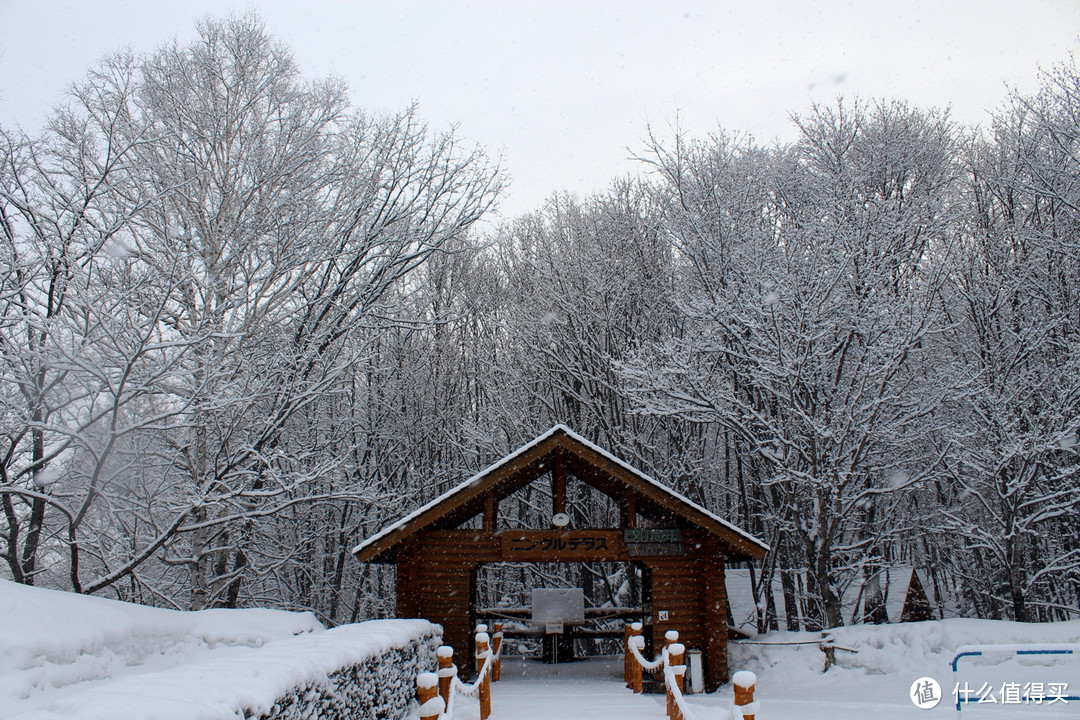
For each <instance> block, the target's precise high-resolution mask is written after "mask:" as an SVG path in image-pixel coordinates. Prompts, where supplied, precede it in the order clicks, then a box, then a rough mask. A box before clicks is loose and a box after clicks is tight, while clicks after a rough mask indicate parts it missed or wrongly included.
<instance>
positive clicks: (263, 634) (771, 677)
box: [0, 580, 1080, 720]
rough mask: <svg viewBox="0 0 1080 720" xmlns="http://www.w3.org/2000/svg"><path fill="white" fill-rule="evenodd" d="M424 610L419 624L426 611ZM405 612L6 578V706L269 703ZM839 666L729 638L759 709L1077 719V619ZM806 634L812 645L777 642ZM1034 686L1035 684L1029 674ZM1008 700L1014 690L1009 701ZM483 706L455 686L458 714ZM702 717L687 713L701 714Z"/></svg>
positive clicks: (584, 719)
mask: <svg viewBox="0 0 1080 720" xmlns="http://www.w3.org/2000/svg"><path fill="white" fill-rule="evenodd" d="M416 622H418V621H416ZM413 624H415V623H414V622H411V621H386V622H385V623H383V624H380V625H376V627H377V628H380V632H379V633H376V634H375V635H371V634H370V633H369V634H368V635H366V636H365V637H364V638H363V639H357V638H356V637H353V636H349V635H347V634H346V633H342V632H338V631H339V630H345V628H338V629H335V630H325V629H324V628H323V627H322V626H321V625H320V624H319V623H318V622H317V621H316V620H315V618H314V617H313V616H311V615H310V614H306V613H286V612H278V611H271V610H207V611H203V612H197V613H182V612H176V611H171V610H158V609H153V608H146V607H142V606H138V605H130V604H127V603H118V602H115V601H112V600H106V599H103V598H95V597H85V596H80V595H73V594H70V593H62V592H55V591H50V590H42V589H36V588H28V587H24V586H21V585H16V584H14V583H11V582H8V581H3V580H0V718H19V719H20V720H23V719H24V718H25V719H26V720H29V719H30V718H34V719H35V720H38V719H43V718H52V719H53V720H75V719H78V720H91V719H92V718H101V720H119V719H121V718H140V720H172V719H173V718H175V719H176V720H181V719H183V720H195V719H198V718H206V719H207V720H210V719H214V720H217V719H219V718H230V717H234V713H235V709H236V708H237V707H241V706H246V707H249V708H266V707H268V705H269V703H272V702H273V700H274V698H276V697H278V696H279V695H281V694H282V693H283V692H285V691H287V690H288V689H290V688H292V687H295V686H296V685H298V684H300V683H302V682H304V681H305V680H309V679H311V678H318V677H320V676H322V677H325V674H326V673H328V672H330V671H332V670H333V669H336V668H337V667H340V666H341V665H342V664H345V662H346V660H347V658H348V657H350V656H354V655H355V654H356V653H357V652H358V651H363V650H364V649H365V648H368V649H371V648H374V649H376V650H377V649H378V646H380V645H382V644H386V645H389V643H391V642H393V641H395V640H396V639H400V638H399V637H398V636H400V635H403V634H407V633H409V632H415V631H416V628H414V627H412V625H413ZM832 634H833V642H834V644H835V645H836V646H838V647H839V648H849V649H850V650H855V651H857V652H849V651H847V650H841V649H837V650H836V664H835V665H834V666H833V667H831V668H830V669H829V670H828V672H826V673H822V672H821V671H822V666H823V663H824V654H823V653H822V651H821V650H820V649H819V648H818V646H817V645H816V644H813V643H815V642H816V641H817V640H818V639H819V637H820V636H819V635H818V634H812V633H786V632H785V633H771V634H768V635H764V636H761V637H758V638H755V639H754V640H753V641H752V642H747V643H741V644H733V645H732V647H731V666H732V669H733V670H739V669H746V670H752V671H754V672H755V673H757V676H758V683H757V698H758V700H759V701H760V702H761V710H760V713H759V714H758V718H759V720H781V719H782V720H817V719H818V718H821V719H825V718H828V719H829V720H868V719H869V720H898V719H900V718H932V717H947V716H949V717H951V716H955V715H956V711H955V708H954V705H953V699H952V693H953V688H954V687H955V685H956V684H957V683H967V686H968V687H969V688H971V690H972V692H973V693H977V692H978V691H979V690H980V689H981V688H982V687H983V686H984V685H985V686H987V687H989V688H991V689H992V690H993V693H994V695H995V696H997V697H999V698H1000V697H1002V692H1005V691H1007V690H1008V687H1011V686H1008V684H1010V683H1016V684H1017V685H1020V686H1023V685H1027V684H1029V683H1038V684H1040V685H1041V687H1042V690H1043V692H1044V694H1047V695H1048V697H1047V698H1046V699H1045V700H1044V701H1043V702H1042V703H1041V704H1033V703H1029V704H1021V703H1001V702H999V703H998V704H997V705H996V706H992V705H985V704H981V705H979V706H977V707H974V706H970V707H967V708H966V709H965V710H964V712H963V714H962V717H964V718H974V719H976V720H977V719H978V718H1023V719H1025V720H1029V719H1030V720H1038V719H1039V718H1046V719H1047V720H1056V719H1057V718H1063V717H1080V700H1072V701H1069V702H1053V703H1051V702H1050V700H1051V699H1052V698H1051V697H1049V695H1050V694H1051V693H1050V692H1049V691H1050V688H1051V685H1053V686H1056V687H1058V688H1061V686H1062V684H1064V687H1065V690H1066V693H1067V695H1069V696H1076V695H1080V621H1074V622H1069V623H1057V624H1051V625H1037V624H1022V623H1009V622H994V621H989V620H963V619H951V620H942V621H934V622H926V623H910V624H904V625H886V626H856V627H846V628H839V629H837V630H835V631H833V633H832ZM800 642H809V643H812V644H804V645H796V644H780V643H800ZM985 644H999V645H1000V644H1006V645H1008V644H1022V645H1024V646H1025V647H1027V648H1029V649H1030V648H1036V649H1038V648H1042V649H1049V648H1053V647H1062V646H1067V645H1073V646H1076V650H1077V652H1078V654H1077V655H1073V656H1071V657H1070V656H1063V655H1027V656H1022V657H1021V658H1020V659H1019V660H1018V659H1017V656H1016V655H1015V653H1014V652H1013V649H1009V650H1008V651H1005V652H1003V653H1002V654H1001V655H1000V657H994V658H992V660H991V661H989V662H987V661H985V660H984V659H983V658H979V657H976V656H968V657H965V658H963V659H962V660H961V661H960V662H959V663H958V667H959V668H960V672H959V673H958V674H956V675H955V676H954V674H953V672H952V667H951V662H952V660H953V658H954V657H955V656H956V654H957V651H958V649H960V648H962V647H964V646H970V645H985ZM502 676H503V679H502V681H501V682H499V683H497V684H495V685H494V686H493V693H492V705H493V716H492V720H499V719H500V718H508V719H509V718H513V719H514V720H559V719H560V718H565V719H566V720H608V719H611V720H615V719H618V720H663V718H664V709H663V701H662V696H658V695H646V696H637V695H634V694H633V693H631V692H630V691H629V690H627V689H626V688H625V687H623V683H622V660H621V658H614V659H597V660H592V661H587V662H577V663H570V664H565V665H560V666H558V667H555V668H553V667H551V666H546V665H543V664H541V663H538V662H535V661H532V660H523V659H521V658H506V659H505V660H504V665H503V673H502ZM922 677H931V678H934V679H935V680H937V682H938V683H939V684H940V686H941V688H942V694H943V698H942V701H941V703H940V704H939V705H938V706H937V707H935V708H934V709H932V710H921V709H919V708H917V707H916V706H915V705H914V704H913V702H912V700H911V699H910V696H909V695H910V692H911V687H912V684H913V683H914V682H915V681H916V680H917V679H919V678H922ZM1029 687H1030V685H1029ZM1006 699H1007V698H1006ZM731 700H732V690H731V688H730V686H729V687H726V688H722V689H721V690H720V691H719V692H717V693H714V694H712V695H692V696H689V697H688V701H689V704H690V706H691V708H692V709H693V710H694V712H695V714H696V716H697V720H719V719H720V718H726V710H727V708H728V706H729V705H730V704H731ZM478 716H479V709H478V707H477V705H476V701H475V700H469V699H467V698H460V699H459V701H458V703H457V713H456V718H455V720H473V719H474V718H477V717H478ZM691 720H692V719H691Z"/></svg>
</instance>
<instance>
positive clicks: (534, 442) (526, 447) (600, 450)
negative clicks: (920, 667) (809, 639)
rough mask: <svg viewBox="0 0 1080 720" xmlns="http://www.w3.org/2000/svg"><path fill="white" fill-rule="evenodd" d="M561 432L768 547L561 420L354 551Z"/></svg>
mask: <svg viewBox="0 0 1080 720" xmlns="http://www.w3.org/2000/svg"><path fill="white" fill-rule="evenodd" d="M559 434H562V435H566V436H567V437H568V438H570V439H572V440H574V441H575V442H578V443H580V444H581V445H583V446H585V447H587V448H588V449H590V450H592V451H593V452H595V453H597V454H599V455H601V456H603V457H604V459H606V460H608V461H609V462H611V463H613V464H615V465H618V466H620V467H621V468H623V469H624V470H626V471H627V472H629V473H631V474H633V475H634V476H636V477H638V478H640V479H641V480H643V481H645V482H647V483H649V484H650V485H652V486H654V487H655V488H657V489H658V490H660V491H661V492H663V493H665V494H666V495H668V496H670V497H673V498H675V499H676V500H678V501H679V502H681V503H684V504H686V505H687V506H689V507H691V508H693V509H694V510H696V511H697V512H699V513H701V514H702V515H705V516H706V517H708V518H709V519H710V520H712V521H713V522H715V523H717V524H719V525H722V526H723V527H724V528H726V529H728V530H730V531H731V532H732V533H735V534H736V535H738V536H739V537H741V538H743V539H744V540H746V541H748V542H750V543H752V544H754V545H757V546H759V547H761V548H762V549H763V550H768V548H769V546H768V545H767V544H766V543H765V542H764V541H762V540H760V539H758V538H756V537H754V536H753V535H751V534H750V533H748V532H746V531H745V530H742V529H741V528H738V527H736V526H735V525H732V524H731V523H729V522H727V521H726V520H723V519H721V518H720V517H718V516H717V515H715V514H714V513H712V512H710V511H708V510H706V509H705V508H703V507H701V506H700V505H698V504H697V503H695V502H693V501H691V500H690V499H688V498H686V497H685V496H683V495H681V494H679V493H677V492H675V491H674V490H672V489H671V488H669V487H668V486H667V485H664V484H663V483H661V482H659V481H657V480H656V479H654V478H653V477H651V476H649V475H647V474H646V473H643V472H642V471H640V470H638V469H637V468H635V467H634V466H632V465H630V464H629V463H627V462H625V461H624V460H621V459H620V458H617V457H615V456H614V455H612V454H611V453H609V452H608V451H607V450H605V449H603V448H602V447H600V446H598V445H596V444H594V443H592V442H590V441H589V440H586V439H585V438H583V437H582V436H581V435H578V434H577V433H576V432H574V431H573V430H571V429H570V428H568V427H567V426H566V425H563V424H561V423H560V424H558V425H555V426H553V427H552V428H551V429H549V430H548V431H547V432H545V433H543V434H542V435H539V436H537V437H536V438H534V439H533V440H532V441H531V442H529V443H526V444H525V445H522V446H521V447H520V448H518V449H517V450H515V451H514V452H512V453H510V454H509V455H507V456H506V457H504V458H502V459H501V460H499V461H497V462H495V463H492V464H491V465H489V466H488V467H486V468H484V469H483V470H481V471H480V472H478V473H476V474H475V475H473V476H472V477H470V478H469V479H468V480H465V481H464V482H462V483H461V484H459V485H457V486H456V487H454V488H451V489H450V490H448V491H446V492H445V493H443V494H442V495H440V496H439V497H437V498H435V499H434V500H432V501H431V502H429V503H427V504H426V505H423V506H421V507H419V508H417V509H416V510H413V511H412V512H411V513H409V514H408V515H406V516H405V517H403V518H401V519H400V520H398V521H397V522H395V523H393V524H392V525H389V526H387V527H385V528H383V529H382V530H381V531H379V532H378V533H376V534H374V535H372V536H371V537H369V538H367V539H366V540H364V541H363V542H361V543H360V544H359V545H357V546H356V547H354V548H353V549H352V552H353V554H354V555H355V554H358V553H360V552H362V551H363V550H365V549H366V548H369V547H372V546H373V545H375V544H376V543H379V542H380V541H382V540H383V539H384V538H386V537H388V536H389V535H392V534H393V533H395V532H397V531H399V530H401V529H402V528H404V527H406V526H408V525H409V524H410V523H411V522H413V521H414V520H416V519H417V518H419V517H420V516H421V515H423V514H424V513H426V512H428V511H429V510H431V509H432V508H434V507H436V506H438V505H441V504H442V503H444V502H446V501H448V500H450V499H451V498H453V497H455V496H456V495H459V494H460V493H462V492H464V491H466V490H468V489H469V488H472V487H475V486H476V485H478V484H480V483H481V482H482V481H483V479H484V478H486V477H487V476H488V475H490V474H491V473H493V472H495V471H496V470H498V469H499V468H500V467H502V466H503V465H506V464H507V463H509V462H512V461H513V460H515V459H517V458H518V457H520V456H522V455H524V454H526V453H527V452H529V451H530V450H532V449H533V448H535V447H537V446H538V445H540V444H542V443H544V442H545V441H547V440H548V439H550V438H552V437H554V436H555V435H559Z"/></svg>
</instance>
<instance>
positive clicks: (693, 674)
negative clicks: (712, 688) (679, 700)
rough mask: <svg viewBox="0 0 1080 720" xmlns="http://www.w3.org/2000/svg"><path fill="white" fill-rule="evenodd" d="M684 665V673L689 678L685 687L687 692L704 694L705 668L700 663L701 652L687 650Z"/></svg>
mask: <svg viewBox="0 0 1080 720" xmlns="http://www.w3.org/2000/svg"><path fill="white" fill-rule="evenodd" d="M686 665H687V668H686V673H687V675H689V676H690V683H689V684H688V685H687V687H686V690H687V692H691V693H700V692H705V666H704V665H703V664H702V661H701V651H700V650H687V651H686Z"/></svg>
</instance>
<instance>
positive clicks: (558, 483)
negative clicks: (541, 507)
mask: <svg viewBox="0 0 1080 720" xmlns="http://www.w3.org/2000/svg"><path fill="white" fill-rule="evenodd" d="M565 453H566V451H565V450H563V449H562V448H558V449H556V450H555V467H553V468H552V469H551V514H552V515H557V514H558V513H564V512H566V454H565Z"/></svg>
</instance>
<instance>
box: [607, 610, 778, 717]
mask: <svg viewBox="0 0 1080 720" xmlns="http://www.w3.org/2000/svg"><path fill="white" fill-rule="evenodd" d="M641 629H642V627H641V623H631V624H629V625H627V626H626V628H625V630H624V633H623V637H624V638H625V643H624V645H625V647H624V653H625V658H624V662H623V673H624V676H625V678H624V679H625V680H626V686H627V687H629V688H632V689H633V691H634V692H636V693H640V692H642V690H643V688H644V681H643V678H642V676H643V674H644V672H645V671H646V670H648V671H651V672H655V671H657V670H661V669H662V674H663V677H664V687H665V691H666V694H667V716H668V717H669V718H670V719H671V720H697V717H696V716H695V715H694V713H693V711H691V710H690V708H689V707H688V706H687V704H686V699H685V698H684V697H683V689H684V681H685V677H686V665H685V664H684V658H685V657H686V648H685V647H684V646H683V644H682V643H680V642H679V633H678V632H677V631H676V630H668V631H667V632H666V633H664V648H663V649H662V650H661V651H660V654H659V655H658V656H657V657H656V659H655V660H647V659H646V658H645V657H644V656H643V655H642V652H643V651H644V650H645V638H644V636H642V634H641ZM731 681H732V684H733V685H734V686H735V701H734V703H733V704H732V706H731V707H730V708H729V709H728V714H727V717H728V718H730V720H754V718H755V715H756V714H757V710H758V704H757V703H756V702H755V701H754V686H755V684H756V683H757V677H756V676H755V675H754V673H752V672H750V671H748V670H742V671H739V672H737V673H735V675H733V676H732V678H731Z"/></svg>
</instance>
